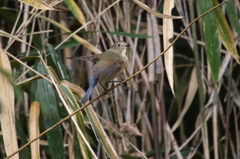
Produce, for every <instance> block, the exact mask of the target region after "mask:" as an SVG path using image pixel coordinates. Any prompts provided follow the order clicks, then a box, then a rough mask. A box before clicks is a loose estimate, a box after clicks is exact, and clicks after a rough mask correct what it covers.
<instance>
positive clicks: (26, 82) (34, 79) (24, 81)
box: [16, 75, 46, 86]
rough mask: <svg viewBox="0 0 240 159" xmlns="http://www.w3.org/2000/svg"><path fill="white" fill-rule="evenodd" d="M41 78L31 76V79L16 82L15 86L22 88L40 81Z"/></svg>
mask: <svg viewBox="0 0 240 159" xmlns="http://www.w3.org/2000/svg"><path fill="white" fill-rule="evenodd" d="M45 76H46V75H45ZM41 78H42V77H41V76H33V77H30V78H27V79H24V80H22V81H20V82H17V83H16V85H17V86H23V85H26V84H29V83H31V82H33V81H36V80H38V79H41Z"/></svg>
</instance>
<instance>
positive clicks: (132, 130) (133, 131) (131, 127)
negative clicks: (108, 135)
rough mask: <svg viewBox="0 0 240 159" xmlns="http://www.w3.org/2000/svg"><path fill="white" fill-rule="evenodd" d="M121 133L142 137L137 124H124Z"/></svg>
mask: <svg viewBox="0 0 240 159" xmlns="http://www.w3.org/2000/svg"><path fill="white" fill-rule="evenodd" d="M119 131H120V132H128V133H129V134H130V135H136V136H142V133H141V132H140V131H139V129H138V128H137V125H136V124H129V123H123V124H122V125H121V126H120V129H119Z"/></svg>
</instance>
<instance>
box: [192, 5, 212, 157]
mask: <svg viewBox="0 0 240 159" xmlns="http://www.w3.org/2000/svg"><path fill="white" fill-rule="evenodd" d="M188 4H189V9H190V18H191V21H193V20H194V18H195V13H194V1H189V2H188ZM191 29H192V35H193V46H194V47H193V52H194V57H195V62H196V70H197V82H198V88H199V91H198V94H199V105H200V114H201V120H202V139H203V149H204V158H205V159H209V158H210V157H209V144H208V133H207V122H206V120H205V110H204V93H203V85H202V75H201V66H200V59H199V52H198V45H197V31H196V24H195V23H193V25H192V26H191Z"/></svg>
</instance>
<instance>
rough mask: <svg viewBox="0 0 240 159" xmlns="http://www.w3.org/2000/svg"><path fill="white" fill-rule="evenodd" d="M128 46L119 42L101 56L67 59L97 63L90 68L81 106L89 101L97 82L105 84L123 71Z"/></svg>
mask: <svg viewBox="0 0 240 159" xmlns="http://www.w3.org/2000/svg"><path fill="white" fill-rule="evenodd" d="M129 46H130V45H129V44H127V43H126V42H124V41H119V42H116V43H115V44H113V45H112V46H111V48H110V49H108V50H107V51H105V52H103V53H102V54H97V55H91V56H81V57H73V58H69V59H72V60H87V61H92V60H97V61H98V62H97V63H96V64H95V65H94V66H93V68H92V69H93V75H92V81H91V83H90V86H89V88H88V90H87V93H86V94H85V96H84V97H83V99H82V101H81V102H82V103H83V104H84V103H86V102H87V100H89V98H90V95H91V93H92V90H93V88H94V87H95V85H96V84H97V82H101V83H105V82H108V81H111V80H112V79H114V78H115V77H117V76H118V75H119V74H120V73H121V72H122V71H123V69H124V68H125V65H126V62H127V58H126V49H127V47H129Z"/></svg>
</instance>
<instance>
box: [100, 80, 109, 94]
mask: <svg viewBox="0 0 240 159" xmlns="http://www.w3.org/2000/svg"><path fill="white" fill-rule="evenodd" d="M99 83H100V85H101V86H102V88H103V89H104V91H105V95H107V94H108V93H107V89H106V88H105V87H104V86H103V85H102V83H101V82H99Z"/></svg>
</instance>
